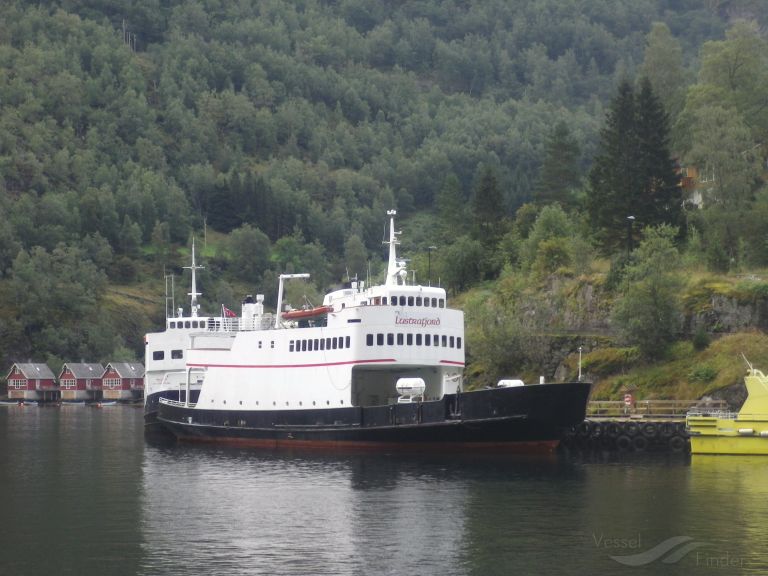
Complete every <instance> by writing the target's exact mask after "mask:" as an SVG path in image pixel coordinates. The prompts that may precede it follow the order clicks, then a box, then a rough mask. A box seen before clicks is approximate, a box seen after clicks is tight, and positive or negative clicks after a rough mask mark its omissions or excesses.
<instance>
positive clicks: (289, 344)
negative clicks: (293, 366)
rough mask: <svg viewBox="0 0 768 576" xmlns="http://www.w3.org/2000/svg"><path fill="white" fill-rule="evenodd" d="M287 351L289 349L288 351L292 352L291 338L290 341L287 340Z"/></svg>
mask: <svg viewBox="0 0 768 576" xmlns="http://www.w3.org/2000/svg"><path fill="white" fill-rule="evenodd" d="M288 351H289V352H293V340H291V341H290V342H288Z"/></svg>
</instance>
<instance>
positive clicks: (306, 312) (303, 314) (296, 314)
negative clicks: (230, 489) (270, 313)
mask: <svg viewBox="0 0 768 576" xmlns="http://www.w3.org/2000/svg"><path fill="white" fill-rule="evenodd" d="M328 312H333V306H315V307H314V308H304V309H301V310H289V311H288V312H283V313H282V314H281V317H282V318H283V320H303V319H304V318H314V317H315V316H322V315H324V314H328Z"/></svg>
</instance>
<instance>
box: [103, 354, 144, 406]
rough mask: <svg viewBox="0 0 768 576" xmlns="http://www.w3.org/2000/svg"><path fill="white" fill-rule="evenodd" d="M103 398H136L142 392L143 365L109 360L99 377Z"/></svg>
mask: <svg viewBox="0 0 768 576" xmlns="http://www.w3.org/2000/svg"><path fill="white" fill-rule="evenodd" d="M101 385H102V391H103V396H104V400H138V399H140V398H141V397H142V395H143V393H144V365H143V364H141V363H139V362H110V363H109V364H107V368H106V370H104V375H103V376H102V379H101Z"/></svg>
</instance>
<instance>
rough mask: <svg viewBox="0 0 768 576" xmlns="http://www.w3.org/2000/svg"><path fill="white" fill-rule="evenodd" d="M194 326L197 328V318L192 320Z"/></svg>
mask: <svg viewBox="0 0 768 576" xmlns="http://www.w3.org/2000/svg"><path fill="white" fill-rule="evenodd" d="M192 328H197V320H192Z"/></svg>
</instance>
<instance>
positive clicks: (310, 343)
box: [307, 340, 314, 352]
mask: <svg viewBox="0 0 768 576" xmlns="http://www.w3.org/2000/svg"><path fill="white" fill-rule="evenodd" d="M307 342H309V344H307V350H309V351H310V352H312V350H314V348H312V340H307Z"/></svg>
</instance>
